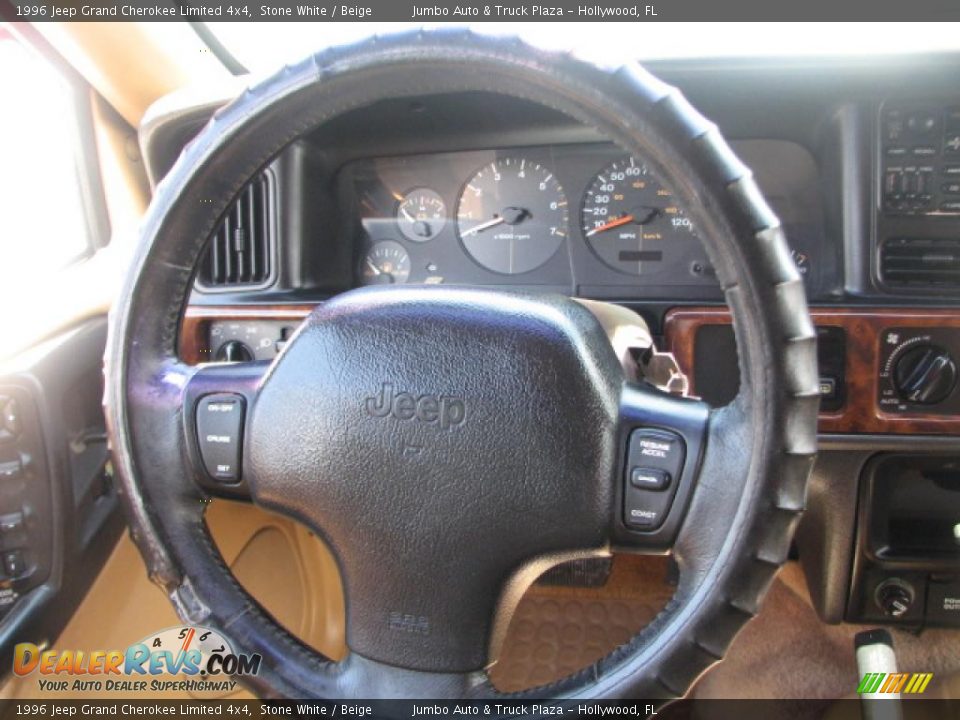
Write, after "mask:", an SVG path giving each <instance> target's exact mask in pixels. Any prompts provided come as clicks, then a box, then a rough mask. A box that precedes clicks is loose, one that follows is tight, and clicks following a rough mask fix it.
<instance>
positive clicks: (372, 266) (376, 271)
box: [367, 258, 383, 275]
mask: <svg viewBox="0 0 960 720" xmlns="http://www.w3.org/2000/svg"><path fill="white" fill-rule="evenodd" d="M367 265H369V266H370V269H371V270H373V274H374V275H382V274H383V271H382V270H381V269H380V268H378V267H377V266H376V265H375V264H374V262H373V260H371V259H370V258H367Z"/></svg>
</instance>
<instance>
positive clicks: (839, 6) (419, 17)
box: [0, 0, 960, 42]
mask: <svg viewBox="0 0 960 720" xmlns="http://www.w3.org/2000/svg"><path fill="white" fill-rule="evenodd" d="M3 2H8V3H9V4H10V5H11V6H12V12H11V13H10V15H11V16H10V17H9V18H7V19H9V20H27V21H30V22H49V21H70V22H110V21H118V22H122V21H141V22H142V21H148V22H149V21H152V22H174V21H216V22H250V21H275V22H289V21H306V22H364V21H369V22H410V21H420V22H423V23H431V24H432V23H445V22H459V23H480V22H504V21H507V22H509V21H518V22H614V21H619V22H636V23H651V22H663V21H709V22H723V21H736V22H744V21H818V20H830V21H845V22H858V21H895V22H909V21H944V20H960V2H958V1H957V0H911V1H910V2H904V1H903V0H843V2H837V1H836V0H779V1H776V0H643V1H642V2H633V1H632V0H539V1H534V0H524V1H521V0H499V1H498V2H476V1H475V0H463V1H462V2H451V1H450V0H432V1H430V0H347V1H346V2H344V1H340V2H334V1H333V0H252V1H247V0H189V2H173V1H163V0H160V1H151V0H90V1H89V2H67V1H63V0H2V1H0V4H3ZM761 31H762V30H759V29H758V32H761ZM717 32H718V33H722V32H724V29H723V27H718V28H717ZM850 32H851V33H856V32H858V30H857V28H856V27H854V26H851V28H850ZM815 40H816V38H813V37H812V38H811V42H815Z"/></svg>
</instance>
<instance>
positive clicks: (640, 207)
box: [580, 157, 697, 275]
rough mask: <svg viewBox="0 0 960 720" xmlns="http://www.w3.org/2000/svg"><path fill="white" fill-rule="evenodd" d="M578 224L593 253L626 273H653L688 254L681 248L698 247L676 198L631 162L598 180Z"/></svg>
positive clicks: (617, 164)
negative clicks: (667, 261) (668, 262)
mask: <svg viewBox="0 0 960 720" xmlns="http://www.w3.org/2000/svg"><path fill="white" fill-rule="evenodd" d="M580 219H581V226H582V228H583V235H584V237H585V238H586V240H587V243H588V244H589V245H590V248H591V249H592V250H593V251H594V253H596V255H597V256H598V257H599V258H600V259H601V260H602V261H603V262H604V263H606V264H607V265H609V266H610V267H612V268H613V269H615V270H619V271H621V272H625V273H631V274H634V275H642V274H644V273H647V272H654V271H656V269H657V268H658V267H659V266H660V264H661V263H663V262H664V261H665V259H666V258H667V257H677V256H678V255H683V254H686V252H687V250H686V248H680V247H678V246H679V245H683V246H688V245H690V244H693V245H694V246H696V245H697V240H696V233H695V231H694V228H693V225H691V223H690V219H689V218H688V217H686V215H685V214H684V212H683V210H682V209H681V208H680V206H679V205H678V204H677V203H676V201H675V200H674V197H673V193H672V192H671V191H670V190H668V189H667V188H665V187H664V186H663V185H661V184H660V182H659V181H658V180H657V179H656V178H655V177H654V176H653V175H652V174H651V173H650V172H649V171H648V170H647V168H646V166H645V165H644V164H643V163H642V162H640V161H639V160H637V159H636V158H633V157H630V158H626V159H623V160H618V161H616V162H614V163H612V164H610V165H608V166H607V167H605V168H604V169H603V170H601V171H600V172H599V173H598V174H597V176H596V177H595V178H594V180H593V182H592V183H591V185H590V187H589V188H587V192H586V196H585V197H584V199H583V207H582V209H581V213H580Z"/></svg>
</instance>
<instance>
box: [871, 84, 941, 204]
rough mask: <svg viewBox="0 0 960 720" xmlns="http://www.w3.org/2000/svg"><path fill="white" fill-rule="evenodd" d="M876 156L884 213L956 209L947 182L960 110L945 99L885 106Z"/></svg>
mask: <svg viewBox="0 0 960 720" xmlns="http://www.w3.org/2000/svg"><path fill="white" fill-rule="evenodd" d="M880 155H881V177H880V188H881V198H880V200H881V206H882V208H883V210H884V212H886V213H889V214H903V213H906V214H922V215H928V214H929V215H932V214H936V215H942V214H957V213H960V202H957V197H956V192H952V191H951V188H952V187H953V186H954V183H951V182H950V179H951V177H956V176H955V175H953V173H952V172H951V171H952V169H953V168H955V167H956V165H957V164H956V161H957V160H958V159H960V108H957V107H954V106H953V105H951V104H947V103H944V102H943V101H931V102H918V103H910V104H896V105H891V104H887V105H885V106H884V108H883V110H882V111H881V116H880Z"/></svg>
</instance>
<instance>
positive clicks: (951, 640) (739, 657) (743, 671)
mask: <svg viewBox="0 0 960 720" xmlns="http://www.w3.org/2000/svg"><path fill="white" fill-rule="evenodd" d="M864 629H867V628H865V627H862V626H859V625H826V624H824V623H823V622H821V621H820V619H819V618H818V617H817V615H816V613H815V612H814V610H813V608H812V607H811V605H810V601H809V593H808V592H807V586H806V583H805V582H804V579H803V573H802V571H801V570H800V568H799V566H798V565H797V564H796V563H790V564H789V565H787V566H786V567H785V568H784V569H783V570H782V571H781V573H780V575H779V576H778V578H777V580H776V581H775V582H774V584H773V587H772V588H771V590H770V593H769V595H768V596H767V600H766V603H765V604H764V606H763V609H762V610H761V611H760V614H759V615H758V616H757V617H756V618H755V619H754V620H753V622H751V623H749V624H748V625H747V627H746V628H744V630H743V632H741V633H740V635H738V636H737V639H736V640H735V641H734V643H733V645H732V646H731V648H730V651H729V652H728V654H727V657H726V659H725V660H724V661H723V662H722V663H720V664H719V665H717V666H715V667H714V668H713V669H712V670H711V671H710V672H708V673H707V674H706V675H705V676H704V677H702V678H701V679H700V682H699V683H698V684H697V686H696V688H695V689H694V693H693V694H694V697H695V698H697V699H707V698H771V699H772V698H808V699H813V698H823V699H832V698H841V697H845V696H850V697H853V693H854V692H855V690H856V688H857V684H858V682H859V677H858V676H857V666H856V660H855V658H854V650H853V636H854V635H856V634H857V633H858V632H860V631H861V630H864ZM891 634H892V635H893V642H894V647H895V648H896V651H897V661H898V663H899V669H900V670H902V671H904V672H932V673H933V674H934V677H933V680H932V681H931V683H930V686H929V687H928V688H927V694H928V695H930V694H937V695H940V696H941V697H953V698H960V689H958V688H957V686H956V678H955V677H954V678H951V677H950V676H951V675H952V674H955V673H957V672H960V631H956V630H926V631H924V632H923V633H922V634H921V635H919V636H917V635H914V634H911V633H908V632H903V631H900V630H896V629H894V630H891Z"/></svg>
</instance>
